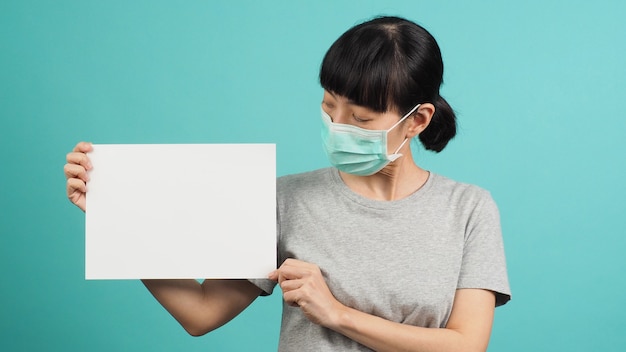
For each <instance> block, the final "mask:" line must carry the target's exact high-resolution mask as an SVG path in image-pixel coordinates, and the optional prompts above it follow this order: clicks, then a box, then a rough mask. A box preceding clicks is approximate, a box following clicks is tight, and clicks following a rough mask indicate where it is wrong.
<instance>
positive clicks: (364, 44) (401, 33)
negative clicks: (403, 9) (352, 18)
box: [320, 17, 456, 152]
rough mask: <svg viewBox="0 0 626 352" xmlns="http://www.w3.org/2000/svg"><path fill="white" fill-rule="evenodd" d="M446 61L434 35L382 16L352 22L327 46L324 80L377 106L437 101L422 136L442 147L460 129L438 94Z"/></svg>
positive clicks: (402, 108) (402, 107)
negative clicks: (349, 26)
mask: <svg viewBox="0 0 626 352" xmlns="http://www.w3.org/2000/svg"><path fill="white" fill-rule="evenodd" d="M442 81H443V61H442V60H441V51H440V49H439V45H437V42H436V41H435V38H433V36H432V35H431V34H430V33H428V31H427V30H426V29H424V28H423V27H421V26H419V25H417V24H415V23H413V22H411V21H408V20H406V19H403V18H399V17H378V18H375V19H373V20H370V21H367V22H364V23H361V24H358V25H356V26H354V27H352V28H350V29H349V30H348V31H347V32H345V33H344V34H343V35H341V37H339V39H337V40H336V41H335V42H334V43H333V45H332V46H331V47H330V49H328V52H327V53H326V55H325V56H324V60H323V61H322V67H321V69H320V84H321V85H322V87H323V88H324V89H325V90H327V91H329V92H333V93H334V94H338V95H341V96H343V97H346V98H348V99H350V100H352V101H353V102H354V103H355V104H357V105H361V106H365V107H367V108H370V109H372V110H374V111H377V112H386V111H389V110H393V109H397V110H398V112H399V113H400V114H405V113H407V112H409V110H411V109H412V108H413V107H414V106H415V105H417V104H419V103H432V104H433V105H434V106H435V113H434V115H433V118H432V120H431V122H430V124H429V125H428V127H427V128H426V129H425V130H424V131H422V133H420V135H419V138H420V141H421V142H422V144H423V145H424V147H425V148H426V149H428V150H432V151H435V152H440V151H441V150H443V148H444V147H445V146H446V145H447V144H448V141H450V140H451V139H452V138H453V137H454V136H455V134H456V116H455V114H454V111H453V110H452V108H451V107H450V105H449V104H448V103H447V102H446V101H445V99H443V98H442V97H441V96H440V95H439V87H440V86H441V83H442Z"/></svg>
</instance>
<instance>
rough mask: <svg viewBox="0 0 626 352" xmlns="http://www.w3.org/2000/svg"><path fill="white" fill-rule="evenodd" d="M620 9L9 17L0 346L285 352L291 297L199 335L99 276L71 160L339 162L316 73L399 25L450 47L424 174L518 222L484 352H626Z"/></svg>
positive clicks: (104, 5)
mask: <svg viewBox="0 0 626 352" xmlns="http://www.w3.org/2000/svg"><path fill="white" fill-rule="evenodd" d="M625 4H626V3H625V2H622V1H618V0H615V1H593V2H589V1H539V0H533V1H525V2H521V1H516V2H508V4H504V2H500V1H489V2H483V1H473V2H462V1H454V2H453V1H415V0H406V1H386V2H382V1H379V0H377V1H350V2H344V1H337V2H330V1H327V2H325V1H317V2H307V3H306V4H304V3H300V2H298V1H273V2H261V1H258V2H253V1H229V2H226V1H224V2H222V3H218V2H211V1H182V2H174V1H172V2H166V1H98V2H95V1H69V0H66V1H7V0H4V1H1V2H0V119H1V124H0V143H1V147H2V148H0V167H1V169H0V170H1V172H0V192H1V193H0V206H1V212H0V270H1V273H0V274H1V276H0V277H1V280H2V281H1V284H0V299H1V300H0V350H3V351H34V350H42V351H87V350H88V351H124V350H126V351H200V350H203V351H204V350H211V351H252V350H254V351H275V350H276V345H277V338H278V329H279V325H280V296H279V295H278V294H274V295H273V296H271V297H270V298H264V299H259V300H258V301H257V302H255V303H254V304H253V306H252V307H251V308H250V309H249V310H247V311H246V312H244V313H243V314H242V315H241V316H239V317H238V318H236V319H235V320H234V321H233V322H231V323H230V324H229V325H227V326H225V327H224V328H222V329H221V330H219V331H216V332H214V333H211V334H209V335H207V336H204V337H201V338H192V337H189V336H188V335H186V333H185V332H184V331H183V330H182V329H181V328H180V327H179V326H178V324H177V323H176V322H175V321H174V319H172V318H171V317H170V316H169V315H168V314H167V312H165V311H164V310H163V309H162V308H161V307H160V306H159V305H158V303H157V302H156V301H155V300H154V299H153V298H152V297H151V296H150V294H149V293H148V292H147V290H145V289H144V288H143V286H142V285H141V283H140V282H138V281H85V280H84V238H83V236H84V230H83V226H84V215H83V214H82V213H81V212H80V211H79V210H78V209H76V208H75V207H73V206H71V205H70V203H69V202H68V201H67V200H66V198H65V194H64V192H65V190H64V186H65V184H64V182H65V181H64V177H63V172H62V166H63V164H64V162H65V154H66V153H67V152H68V151H69V150H71V148H72V147H73V146H74V144H75V143H76V142H77V141H79V140H89V141H93V142H99V143H217V142H229V143H238V142H273V143H277V150H278V156H277V157H278V160H277V163H278V174H279V175H283V174H288V173H293V172H300V171H305V170H310V169H315V168H319V167H324V166H326V165H327V161H326V159H325V156H324V155H323V152H322V149H321V147H320V137H319V119H320V117H319V105H318V104H319V102H320V100H321V94H322V91H321V89H320V88H319V86H318V84H317V73H318V72H317V70H318V67H319V64H320V61H321V59H322V56H323V54H324V53H325V50H326V49H327V48H328V47H329V46H330V44H331V43H332V41H333V40H334V39H336V38H337V37H338V36H339V35H340V34H341V33H342V32H343V31H345V30H346V29H347V28H349V27H350V26H352V25H354V24H355V23H357V22H360V21H362V20H365V19H368V18H370V17H372V16H374V15H377V14H398V15H402V16H406V17H408V18H410V19H413V20H415V21H417V22H419V23H421V24H423V25H424V26H425V27H426V28H428V29H429V30H430V31H431V32H432V33H433V34H434V36H435V37H436V38H437V40H438V41H439V43H440V45H441V48H442V52H443V56H444V61H445V64H446V72H445V85H444V88H443V94H444V96H445V97H447V98H448V100H449V102H450V103H451V104H452V106H453V107H454V108H455V109H456V110H457V112H458V116H459V123H460V133H459V136H458V137H457V138H456V139H455V140H454V141H453V142H452V144H451V145H450V146H449V148H448V149H446V150H445V151H444V152H443V153H442V154H440V155H433V154H430V153H427V152H423V151H418V152H416V159H417V160H418V163H419V164H421V165H422V166H424V167H426V168H428V169H430V170H432V171H435V172H438V173H441V174H444V175H447V176H449V177H452V178H454V179H457V180H459V181H465V182H471V183H475V184H478V185H480V186H482V187H484V188H487V189H489V190H490V191H491V192H492V194H493V196H494V198H495V199H496V201H497V202H498V204H499V206H500V210H501V213H502V223H503V229H504V239H505V245H506V249H507V257H508V265H509V274H510V279H511V284H512V289H513V292H514V298H513V300H512V301H511V302H510V303H509V304H508V305H506V306H504V307H502V308H499V309H498V310H497V313H496V320H495V327H494V331H493V335H492V341H491V346H490V349H489V350H490V351H507V352H512V351H524V352H527V351H623V350H624V348H625V347H626V334H624V332H623V329H624V326H625V324H624V323H625V319H624V315H625V313H626V306H625V303H624V299H623V296H624V291H625V289H626V279H625V278H624V268H625V267H626V265H625V264H626V263H625V261H626V260H625V259H624V258H625V256H624V250H625V249H626V239H625V237H626V236H625V235H626V229H625V227H626V226H625V225H624V224H625V220H624V210H625V208H626V207H625V206H624V198H625V197H626V186H625V183H624V181H625V179H626V167H625V163H624V160H626V158H625V156H624V151H625V150H626V148H625V146H624V135H625V134H626V118H625V116H624V115H625V114H624V111H626V103H625V101H626V99H625V98H626V94H625V93H626V89H625V85H626V83H625V82H626V68H625V67H626V45H625V44H624V43H626V24H625V23H626V21H624V18H625V15H626V5H625ZM207 161H209V160H207ZM251 177H253V172H251ZM181 178H182V179H183V180H184V170H181ZM181 191H183V192H184V191H186V190H184V189H181ZM207 215H210V209H207Z"/></svg>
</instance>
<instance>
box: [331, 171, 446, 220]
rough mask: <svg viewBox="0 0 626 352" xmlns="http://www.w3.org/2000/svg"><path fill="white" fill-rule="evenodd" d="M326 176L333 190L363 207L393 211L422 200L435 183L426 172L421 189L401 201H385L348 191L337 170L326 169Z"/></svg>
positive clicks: (431, 176) (429, 173) (432, 176)
mask: <svg viewBox="0 0 626 352" xmlns="http://www.w3.org/2000/svg"><path fill="white" fill-rule="evenodd" d="M327 175H328V177H329V178H330V182H329V183H330V185H331V186H332V187H333V189H334V190H336V191H337V192H338V193H340V194H341V195H343V196H344V197H346V198H348V199H350V200H351V201H353V202H356V203H358V204H360V205H363V206H365V207H368V208H375V209H383V210H386V209H389V210H393V209H397V208H401V207H403V206H405V205H407V204H409V203H413V202H415V200H417V199H419V198H422V197H423V194H424V193H425V192H428V190H429V189H430V188H431V186H432V183H433V182H435V178H436V175H435V174H434V173H432V172H430V171H428V178H427V179H426V182H424V184H423V185H422V187H420V188H419V189H418V190H416V191H415V192H413V193H411V194H410V195H408V196H407V197H404V198H402V199H397V200H390V201H386V200H376V199H371V198H367V197H365V196H363V195H360V194H358V193H356V192H355V191H353V190H352V189H350V187H348V185H346V184H345V182H343V179H341V176H340V175H339V170H338V169H337V168H334V167H330V168H328V169H327Z"/></svg>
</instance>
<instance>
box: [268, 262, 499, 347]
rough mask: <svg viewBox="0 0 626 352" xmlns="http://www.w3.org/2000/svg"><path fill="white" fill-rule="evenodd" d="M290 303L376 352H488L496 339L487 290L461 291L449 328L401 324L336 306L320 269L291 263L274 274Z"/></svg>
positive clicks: (492, 305) (492, 297)
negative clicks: (492, 329) (491, 343)
mask: <svg viewBox="0 0 626 352" xmlns="http://www.w3.org/2000/svg"><path fill="white" fill-rule="evenodd" d="M270 279H273V280H276V281H278V282H279V284H280V286H281V289H282V290H283V297H284V299H285V302H287V303H289V304H291V305H292V306H298V307H300V309H301V310H302V312H303V313H304V314H305V315H306V316H307V318H309V320H311V321H312V322H313V323H316V324H319V325H322V326H324V327H327V328H329V329H332V330H335V331H337V332H339V333H341V334H343V335H345V336H347V337H349V338H351V339H353V340H355V341H357V342H359V343H361V344H363V345H365V346H368V347H369V348H371V349H373V350H376V351H422V352H444V351H454V352H458V351H485V350H486V349H487V344H488V342H489V336H490V334H491V325H492V322H493V314H494V309H495V295H494V294H493V293H492V292H490V291H486V290H480V289H460V290H457V291H456V295H455V299H454V303H453V307H452V313H451V315H450V319H449V320H448V324H447V327H446V328H443V329H435V328H422V327H417V326H412V325H407V324H400V323H395V322H391V321H388V320H385V319H382V318H380V317H377V316H373V315H370V314H366V313H363V312H360V311H357V310H355V309H352V308H349V307H346V306H344V305H343V304H341V303H340V302H339V301H337V300H336V299H335V298H334V296H333V295H332V293H331V292H330V290H329V289H328V286H327V285H326V282H325V281H324V278H323V277H322V275H321V272H320V270H319V268H318V267H317V266H316V265H314V264H310V263H305V262H302V261H298V260H294V259H288V260H286V261H285V262H284V263H283V265H281V267H280V268H279V269H278V270H276V271H274V272H272V273H271V274H270Z"/></svg>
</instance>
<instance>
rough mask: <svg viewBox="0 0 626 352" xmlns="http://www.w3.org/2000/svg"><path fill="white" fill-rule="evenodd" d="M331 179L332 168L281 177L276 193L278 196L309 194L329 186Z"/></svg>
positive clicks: (278, 180) (277, 182)
mask: <svg viewBox="0 0 626 352" xmlns="http://www.w3.org/2000/svg"><path fill="white" fill-rule="evenodd" d="M329 178H330V168H325V169H318V170H313V171H308V172H303V173H299V174H292V175H286V176H281V177H279V178H278V179H277V180H276V191H277V193H278V194H289V193H294V192H299V191H304V192H308V191H311V190H315V189H319V187H321V186H327V185H328V183H329Z"/></svg>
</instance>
